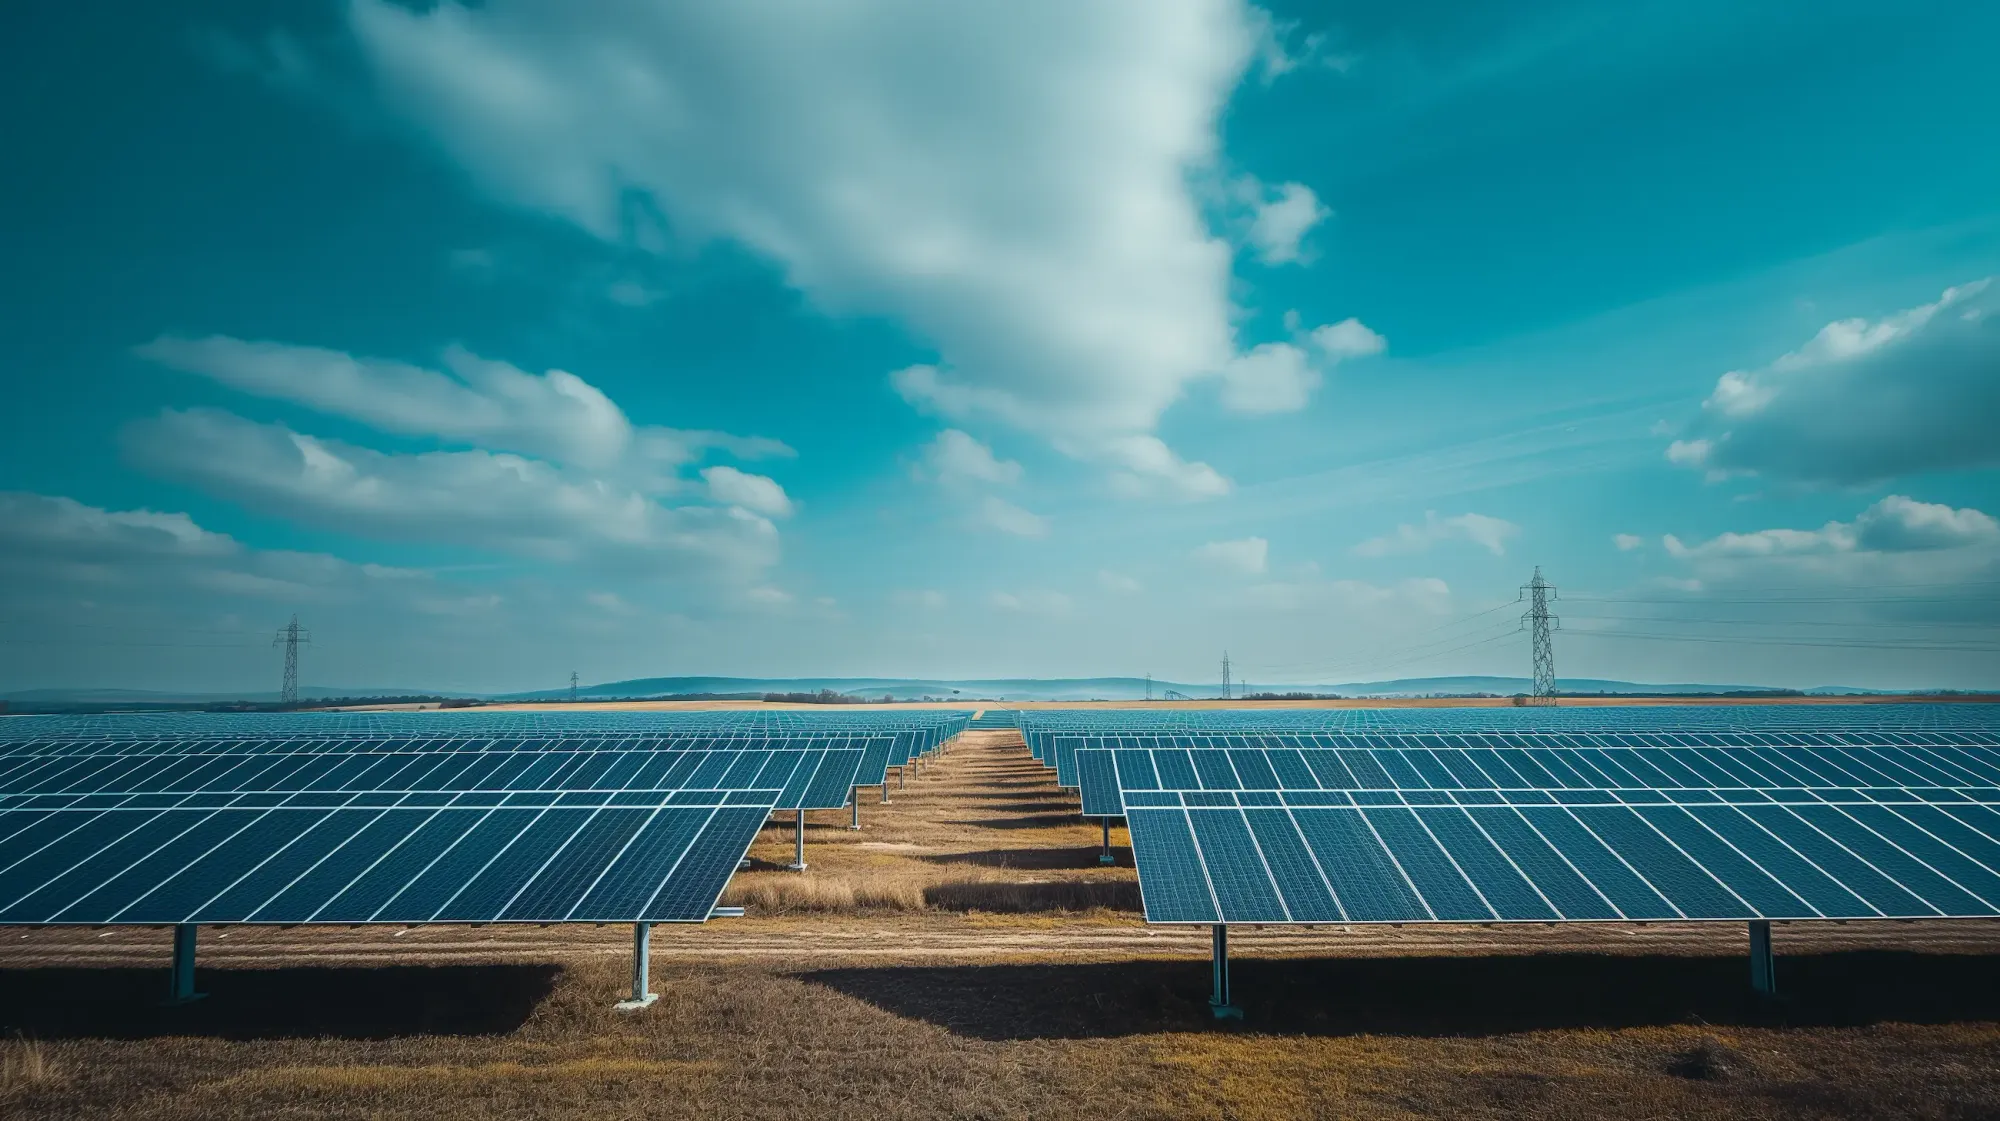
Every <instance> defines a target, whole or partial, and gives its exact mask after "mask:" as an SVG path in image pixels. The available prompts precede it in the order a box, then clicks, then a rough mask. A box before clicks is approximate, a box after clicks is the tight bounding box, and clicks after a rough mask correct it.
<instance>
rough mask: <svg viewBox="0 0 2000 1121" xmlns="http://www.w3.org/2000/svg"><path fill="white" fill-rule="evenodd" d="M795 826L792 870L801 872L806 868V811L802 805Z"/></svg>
mask: <svg viewBox="0 0 2000 1121" xmlns="http://www.w3.org/2000/svg"><path fill="white" fill-rule="evenodd" d="M797 826H798V827H797V829H796V830H795V831H794V838H793V839H794V843H795V845H796V847H795V848H794V849H793V850H792V871H794V872H803V871H805V870H806V811H805V809H804V808H803V807H801V808H800V810H799V816H798V821H797Z"/></svg>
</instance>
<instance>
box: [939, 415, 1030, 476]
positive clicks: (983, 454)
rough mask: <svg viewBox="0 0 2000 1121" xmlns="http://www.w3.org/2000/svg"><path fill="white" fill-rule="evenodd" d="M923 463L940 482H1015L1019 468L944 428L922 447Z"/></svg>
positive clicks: (1014, 463)
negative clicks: (935, 437)
mask: <svg viewBox="0 0 2000 1121" xmlns="http://www.w3.org/2000/svg"><path fill="white" fill-rule="evenodd" d="M924 463H925V465H926V466H927V467H928V469H929V472H930V474H931V475H932V477H934V478H936V479H937V480H938V481H939V482H943V483H956V482H966V481H971V482H981V483H1018V482H1020V481H1021V465H1020V464H1019V463H1017V462H1015V461H1014V460H1011V459H1001V458H999V457H998V456H996V455H994V454H993V449H992V448H989V447H987V446H986V445H985V444H983V443H981V442H979V441H978V440H977V439H974V438H973V437H972V436H969V435H967V434H966V433H964V432H961V431H959V430H958V429H956V428H947V429H945V430H944V431H942V432H940V433H938V434H937V439H935V440H932V441H931V442H930V443H928V444H926V445H924Z"/></svg>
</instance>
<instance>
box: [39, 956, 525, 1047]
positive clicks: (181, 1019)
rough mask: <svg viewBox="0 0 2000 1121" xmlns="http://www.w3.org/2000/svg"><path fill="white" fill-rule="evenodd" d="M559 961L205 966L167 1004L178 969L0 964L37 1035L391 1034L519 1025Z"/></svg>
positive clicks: (489, 1031) (495, 1031)
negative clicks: (185, 991)
mask: <svg viewBox="0 0 2000 1121" xmlns="http://www.w3.org/2000/svg"><path fill="white" fill-rule="evenodd" d="M561 974H562V969H561V967H560V966H554V965H444V966H401V965H398V966H381V967H376V968H354V967H346V966H337V967H325V968H314V967H304V968H285V969H200V968H197V972H196V973H195V989H196V991H198V992H204V993H207V994H208V996H207V997H206V998H204V999H202V1000H198V1001H195V1002H194V1003H192V1004H183V1005H178V1006H172V1007H167V1006H164V1005H163V1004H162V1000H163V998H164V997H165V996H166V995H167V970H166V968H165V966H164V964H163V965H162V967H161V968H158V969H129V968H121V969H75V968H58V969H0V1035H8V1034H13V1033H16V1032H18V1033H20V1034H22V1035H25V1036H28V1037H30V1038H34V1039H75V1038H94V1039H145V1038H150V1037H154V1036H163V1035H190V1036H211V1037H216V1038H221V1039H294V1038H302V1037H306V1038H312V1037H332V1038H341V1039H389V1038H394V1037H397V1036H408V1035H500V1034H504V1033H507V1032H511V1031H514V1030H515V1029H517V1028H519V1027H520V1026H521V1024H522V1023H523V1022H525V1021H526V1020H527V1018H528V1016H529V1014H530V1013H532V1012H533V1011H534V1009H535V1006H536V1005H537V1004H539V1003H540V1002H541V1001H542V1000H543V999H544V998H545V997H547V996H548V995H549V993H550V992H551V991H552V990H553V989H554V988H555V985H556V981H557V979H558V978H559V977H560V976H561Z"/></svg>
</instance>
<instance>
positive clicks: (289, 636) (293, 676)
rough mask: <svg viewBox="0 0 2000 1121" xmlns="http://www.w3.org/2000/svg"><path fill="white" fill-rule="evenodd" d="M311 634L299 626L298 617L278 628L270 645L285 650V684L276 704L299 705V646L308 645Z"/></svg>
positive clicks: (293, 617) (280, 690) (279, 691)
mask: <svg viewBox="0 0 2000 1121" xmlns="http://www.w3.org/2000/svg"><path fill="white" fill-rule="evenodd" d="M311 641H312V632H311V631H308V630H306V629H304V628H303V627H300V626H299V617H298V616H297V615H294V616H292V621H291V622H289V623H287V624H285V625H284V626H282V627H279V628H278V637H276V638H274V639H272V640H271V645H273V646H282V647H284V648H285V684H284V687H283V688H281V689H279V690H278V703H279V704H287V705H295V704H298V703H299V644H300V643H302V642H304V643H310V642H311Z"/></svg>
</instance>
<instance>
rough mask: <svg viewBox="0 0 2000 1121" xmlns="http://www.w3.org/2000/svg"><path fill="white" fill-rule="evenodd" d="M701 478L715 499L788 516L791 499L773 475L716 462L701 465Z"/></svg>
mask: <svg viewBox="0 0 2000 1121" xmlns="http://www.w3.org/2000/svg"><path fill="white" fill-rule="evenodd" d="M701 478H702V481H703V482H705V483H707V484H708V494H709V497H710V498H713V499H715V500H716V501H717V502H721V503H724V504H726V505H730V506H741V507H742V508H744V509H745V510H748V511H750V512H751V513H753V514H762V515H764V516H765V517H769V518H784V517H790V516H791V513H792V500H791V499H790V498H789V497H788V496H786V494H785V488H784V487H781V486H779V485H778V483H777V480H775V479H770V478H766V477H765V476H763V475H752V474H749V473H747V472H743V471H738V470H737V469H736V468H734V467H726V466H722V465H720V464H718V465H716V466H714V467H704V468H703V469H702V472H701Z"/></svg>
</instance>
